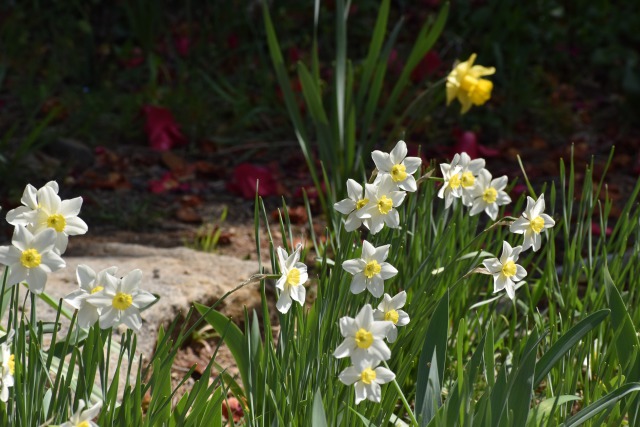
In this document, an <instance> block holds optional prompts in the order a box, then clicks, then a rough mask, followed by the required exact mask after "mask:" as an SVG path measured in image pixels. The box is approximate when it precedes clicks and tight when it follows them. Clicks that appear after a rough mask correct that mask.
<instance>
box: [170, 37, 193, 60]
mask: <svg viewBox="0 0 640 427" xmlns="http://www.w3.org/2000/svg"><path fill="white" fill-rule="evenodd" d="M173 44H174V45H175V47H176V52H178V55H180V56H182V57H185V56H187V55H189V50H190V49H191V39H190V38H189V37H187V36H176V37H175V38H174V39H173Z"/></svg>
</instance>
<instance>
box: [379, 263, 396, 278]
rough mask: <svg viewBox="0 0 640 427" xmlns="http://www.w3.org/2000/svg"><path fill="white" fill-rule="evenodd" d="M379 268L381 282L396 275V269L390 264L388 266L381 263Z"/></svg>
mask: <svg viewBox="0 0 640 427" xmlns="http://www.w3.org/2000/svg"><path fill="white" fill-rule="evenodd" d="M380 267H381V269H380V277H381V278H382V279H383V280H387V279H390V278H392V277H393V276H395V275H396V274H398V270H396V268H395V267H394V266H392V265H391V264H389V263H388V262H384V263H382V265H381V266H380Z"/></svg>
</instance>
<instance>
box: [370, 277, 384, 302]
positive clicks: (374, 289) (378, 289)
mask: <svg viewBox="0 0 640 427" xmlns="http://www.w3.org/2000/svg"><path fill="white" fill-rule="evenodd" d="M367 289H369V292H371V295H373V296H374V297H375V298H380V297H381V296H382V294H383V293H384V281H383V280H382V278H381V277H380V276H373V277H372V278H371V279H369V283H367Z"/></svg>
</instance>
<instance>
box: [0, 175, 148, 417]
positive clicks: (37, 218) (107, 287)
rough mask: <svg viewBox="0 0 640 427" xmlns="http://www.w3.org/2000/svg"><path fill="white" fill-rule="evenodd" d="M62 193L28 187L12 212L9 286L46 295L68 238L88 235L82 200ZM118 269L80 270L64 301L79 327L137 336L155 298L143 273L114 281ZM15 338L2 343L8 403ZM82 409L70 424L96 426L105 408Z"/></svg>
mask: <svg viewBox="0 0 640 427" xmlns="http://www.w3.org/2000/svg"><path fill="white" fill-rule="evenodd" d="M58 190H59V187H58V184H57V183H56V182H55V181H51V182H48V183H47V184H45V185H44V186H43V187H42V188H40V189H36V188H35V187H33V186H32V185H30V184H29V185H27V187H26V188H25V190H24V193H23V195H22V199H21V202H22V206H20V207H18V208H16V209H13V210H11V211H9V212H7V216H6V219H7V222H8V223H9V224H11V225H13V226H14V227H15V228H14V231H13V238H12V240H11V245H9V246H1V247H0V265H5V266H6V267H5V270H6V271H5V272H4V273H5V275H6V277H7V280H6V285H7V286H9V287H11V286H14V285H16V284H19V283H24V284H25V285H26V286H27V287H28V288H29V291H30V292H32V293H34V294H41V293H43V292H44V291H45V286H46V283H47V278H48V275H49V274H50V273H52V272H54V271H57V270H59V269H61V268H64V267H65V266H66V263H65V261H64V260H63V259H62V255H63V254H64V252H65V250H66V249H67V244H68V242H69V236H76V235H81V234H85V233H86V232H87V229H88V227H87V224H86V223H85V222H84V221H83V220H82V219H80V218H79V217H78V214H79V213H80V209H81V207H82V198H81V197H76V198H75V199H70V200H62V199H61V198H60V196H59V195H58ZM7 269H8V270H7ZM116 270H117V269H116V267H111V268H107V269H105V270H102V271H100V272H98V273H95V272H94V271H93V270H92V269H91V268H89V267H87V266H86V265H80V266H78V269H77V271H76V276H77V279H78V284H79V289H78V290H76V291H74V292H71V293H70V294H69V295H67V297H66V298H65V301H66V302H67V303H69V304H70V305H71V306H72V307H74V308H75V309H77V310H78V316H77V319H78V326H79V327H81V328H89V327H91V326H92V325H93V324H95V323H96V322H98V323H99V325H100V327H101V328H103V329H108V328H112V327H114V326H118V325H120V324H125V325H126V326H128V327H129V328H131V329H133V330H135V331H136V332H137V331H139V330H140V327H141V326H142V319H141V317H140V311H141V310H142V309H144V308H146V307H148V306H149V305H150V304H151V303H152V302H154V301H155V300H156V298H155V297H154V296H153V295H152V294H150V293H149V292H146V291H142V290H140V289H139V285H140V282H141V279H142V272H141V271H140V270H134V271H132V272H130V273H129V274H127V275H126V276H124V277H122V278H118V277H116V276H115V273H116ZM11 335H12V334H9V336H8V337H7V340H6V341H5V342H3V343H2V344H0V400H1V401H3V402H6V401H7V399H8V398H9V388H10V387H12V386H13V385H14V378H13V374H14V361H15V359H14V355H13V354H11V341H12V340H11V338H12V336H11ZM81 402H82V401H81ZM83 407H84V402H82V403H81V404H80V407H79V409H78V412H77V413H76V414H74V415H73V416H72V418H71V421H70V423H72V424H71V425H74V426H75V425H83V426H89V425H95V423H93V422H91V421H90V420H91V419H93V418H94V417H95V415H96V414H97V412H98V411H99V409H100V406H99V405H98V406H94V407H92V408H91V409H89V410H87V411H84V412H82V409H83ZM74 420H75V421H74ZM64 425H69V423H67V424H64Z"/></svg>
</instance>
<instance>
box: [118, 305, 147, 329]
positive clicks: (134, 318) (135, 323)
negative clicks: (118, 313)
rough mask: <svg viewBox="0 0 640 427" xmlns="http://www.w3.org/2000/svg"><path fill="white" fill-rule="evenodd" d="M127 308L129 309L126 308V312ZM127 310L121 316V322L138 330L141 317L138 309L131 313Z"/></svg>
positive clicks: (140, 325) (140, 324)
mask: <svg viewBox="0 0 640 427" xmlns="http://www.w3.org/2000/svg"><path fill="white" fill-rule="evenodd" d="M129 310H131V309H130V308H129V309H127V312H128V311H129ZM127 312H125V314H124V315H123V316H122V320H121V322H122V323H124V324H125V325H127V326H128V327H129V328H130V329H133V330H134V331H136V332H138V331H139V330H140V328H141V327H142V318H141V317H140V313H138V310H135V312H132V313H127Z"/></svg>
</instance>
